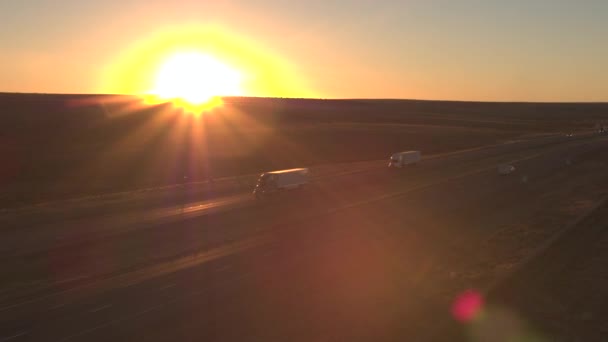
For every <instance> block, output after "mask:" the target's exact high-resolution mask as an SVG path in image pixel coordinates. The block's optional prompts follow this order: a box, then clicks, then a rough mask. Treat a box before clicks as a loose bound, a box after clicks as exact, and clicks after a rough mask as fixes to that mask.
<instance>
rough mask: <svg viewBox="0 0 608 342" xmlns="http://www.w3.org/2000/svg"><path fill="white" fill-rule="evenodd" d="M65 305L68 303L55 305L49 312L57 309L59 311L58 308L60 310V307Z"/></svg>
mask: <svg viewBox="0 0 608 342" xmlns="http://www.w3.org/2000/svg"><path fill="white" fill-rule="evenodd" d="M66 305H68V303H67V302H63V303H61V304H57V305H55V306H53V307H52V308H51V310H57V309H60V308H62V307H64V306H66Z"/></svg>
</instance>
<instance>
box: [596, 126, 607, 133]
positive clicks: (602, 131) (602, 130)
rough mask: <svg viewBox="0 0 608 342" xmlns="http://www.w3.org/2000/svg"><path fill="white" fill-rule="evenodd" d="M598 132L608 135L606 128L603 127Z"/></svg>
mask: <svg viewBox="0 0 608 342" xmlns="http://www.w3.org/2000/svg"><path fill="white" fill-rule="evenodd" d="M598 132H599V133H606V129H605V128H604V127H601V128H600V129H599V131H598Z"/></svg>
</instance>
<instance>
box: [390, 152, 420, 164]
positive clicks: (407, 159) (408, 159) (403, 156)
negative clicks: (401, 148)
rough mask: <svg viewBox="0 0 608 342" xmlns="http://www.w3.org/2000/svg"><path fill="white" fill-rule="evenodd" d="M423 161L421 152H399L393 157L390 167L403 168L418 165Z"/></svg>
mask: <svg viewBox="0 0 608 342" xmlns="http://www.w3.org/2000/svg"><path fill="white" fill-rule="evenodd" d="M421 159H422V157H421V155H420V151H406V152H397V153H394V154H393V155H392V156H391V159H390V162H389V163H388V167H391V168H393V167H395V168H402V167H404V166H406V165H416V164H418V162H419V161H420V160H421Z"/></svg>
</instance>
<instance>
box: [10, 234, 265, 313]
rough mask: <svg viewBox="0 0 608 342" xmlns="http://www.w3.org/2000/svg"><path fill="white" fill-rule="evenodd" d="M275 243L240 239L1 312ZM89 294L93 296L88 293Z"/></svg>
mask: <svg viewBox="0 0 608 342" xmlns="http://www.w3.org/2000/svg"><path fill="white" fill-rule="evenodd" d="M272 240H273V237H272V236H270V235H268V234H267V235H260V236H257V237H253V238H249V239H245V240H240V241H237V242H233V243H229V244H226V245H223V246H220V247H216V248H213V249H210V250H206V251H203V252H198V253H194V254H189V255H186V256H183V257H181V258H177V259H173V260H169V261H165V262H161V263H158V264H153V265H149V266H146V267H142V268H140V269H137V270H134V271H131V272H128V273H123V274H119V275H116V276H110V277H105V278H102V279H100V280H98V281H95V282H91V283H88V284H83V285H82V286H77V287H73V288H71V289H67V290H63V291H59V292H55V293H52V294H48V295H45V296H41V297H36V298H32V299H28V300H25V301H22V302H19V303H14V304H10V305H7V306H4V307H0V312H2V311H6V310H10V309H15V308H18V307H22V306H25V305H28V304H33V303H38V302H41V301H43V300H48V299H50V298H53V297H58V296H60V295H63V294H66V293H82V292H86V291H84V290H86V289H90V290H93V291H101V292H103V291H108V290H111V289H115V288H125V287H129V286H132V285H134V284H137V283H140V282H142V281H145V280H148V279H151V278H156V277H160V276H163V275H166V274H171V273H175V272H178V271H181V270H184V269H188V268H191V267H195V266H198V265H201V264H204V263H206V262H210V261H213V260H217V259H220V258H223V257H227V256H230V255H234V254H237V253H241V252H244V251H246V250H249V249H252V248H255V247H257V246H260V245H263V244H267V243H269V242H271V241H272ZM88 295H90V293H88Z"/></svg>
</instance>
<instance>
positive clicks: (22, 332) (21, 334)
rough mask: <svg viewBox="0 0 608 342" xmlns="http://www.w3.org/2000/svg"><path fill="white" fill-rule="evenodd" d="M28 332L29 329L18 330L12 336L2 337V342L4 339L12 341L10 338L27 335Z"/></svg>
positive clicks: (0, 341) (0, 340)
mask: <svg viewBox="0 0 608 342" xmlns="http://www.w3.org/2000/svg"><path fill="white" fill-rule="evenodd" d="M27 334H28V332H27V331H20V332H18V333H16V334H14V335H11V336H7V337H3V338H1V339H0V342H4V341H10V340H13V339H16V338H18V337H21V336H25V335H27Z"/></svg>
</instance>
